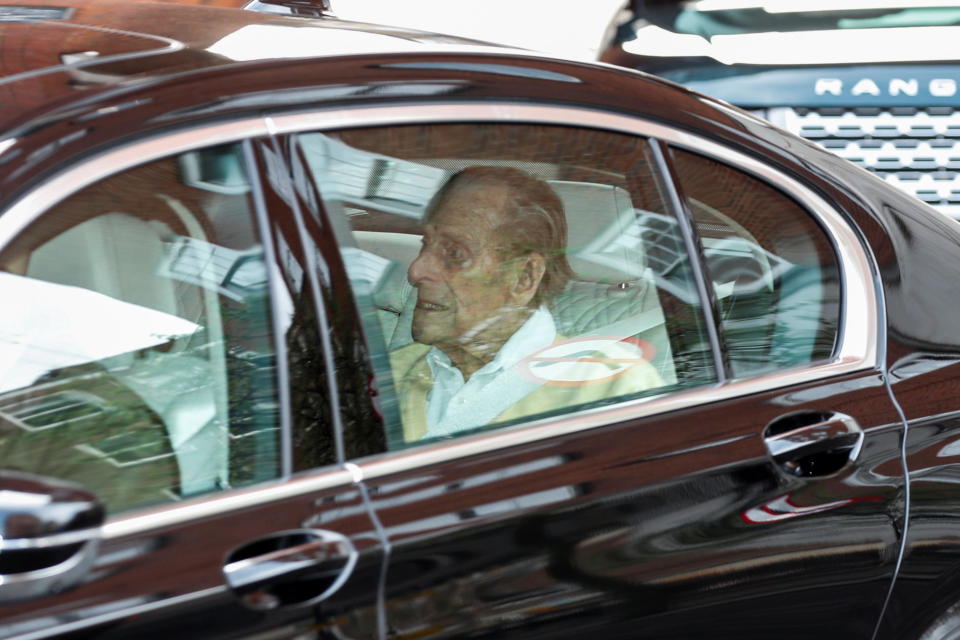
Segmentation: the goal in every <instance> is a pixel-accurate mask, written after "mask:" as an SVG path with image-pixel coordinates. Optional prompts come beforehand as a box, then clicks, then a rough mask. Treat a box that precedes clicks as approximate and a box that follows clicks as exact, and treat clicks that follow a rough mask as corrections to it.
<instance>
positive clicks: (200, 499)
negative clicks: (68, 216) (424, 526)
mask: <svg viewBox="0 0 960 640" xmlns="http://www.w3.org/2000/svg"><path fill="white" fill-rule="evenodd" d="M272 133H273V131H272V129H271V124H270V122H269V120H268V119H267V118H265V117H263V116H262V115H257V116H248V117H242V118H237V119H233V120H229V121H220V122H216V123H210V122H206V123H190V124H186V125H184V126H182V127H178V128H177V129H176V130H173V131H166V132H162V133H159V134H157V133H154V134H149V135H146V136H143V137H141V138H139V139H134V140H125V141H124V143H123V144H120V145H118V146H116V147H113V148H110V149H107V150H104V151H101V152H99V153H96V154H94V155H92V156H88V157H86V158H84V159H83V160H81V161H79V162H72V163H71V164H69V165H66V166H64V167H63V168H61V169H60V170H59V171H56V172H55V173H53V174H52V175H50V176H49V177H48V178H47V179H46V180H44V181H43V182H41V183H40V184H37V185H35V186H33V187H32V188H31V189H29V190H28V191H26V192H24V193H22V194H20V196H19V197H18V198H17V199H16V200H14V201H13V203H12V204H11V205H10V206H9V207H8V208H7V209H6V210H5V211H4V212H2V215H0V252H3V251H5V250H6V248H7V246H8V245H9V244H10V243H11V242H13V241H14V240H15V239H16V238H17V237H18V235H19V234H20V233H21V232H22V231H24V230H26V229H27V228H28V227H29V226H31V225H32V224H33V223H34V222H36V221H38V220H40V219H42V218H43V216H44V215H46V214H47V213H48V212H49V211H50V210H51V209H52V208H53V207H55V206H57V205H58V204H59V203H61V202H63V201H64V200H66V199H67V198H69V197H71V196H73V195H75V194H77V193H78V192H80V191H82V190H83V189H85V188H86V187H88V186H90V185H93V184H94V183H96V182H98V181H100V180H103V179H105V178H108V177H111V176H114V175H118V174H120V173H122V172H124V171H126V170H128V169H131V168H134V167H137V166H140V165H143V164H147V163H149V162H152V161H155V160H160V159H163V158H166V157H170V156H174V155H178V154H182V153H187V152H190V151H197V150H201V149H205V148H209V147H215V146H218V145H223V144H229V143H236V142H244V141H252V140H256V139H262V140H266V141H270V140H272V139H273V138H272ZM244 154H245V160H246V161H247V162H249V160H250V158H249V156H248V154H247V151H245V152H244ZM247 170H248V171H249V170H250V169H249V168H248V169H247ZM252 182H253V198H254V199H253V208H254V215H255V218H256V221H255V224H256V227H257V229H256V231H257V233H258V235H259V236H260V237H261V239H262V242H263V244H264V251H265V258H266V260H267V261H268V262H269V263H270V264H276V259H275V258H276V257H275V255H274V242H273V239H274V236H275V234H274V232H273V231H272V230H271V227H270V223H269V220H268V214H267V212H266V211H265V210H264V208H263V201H262V197H261V195H260V194H259V191H260V190H261V189H262V185H260V184H259V179H257V178H256V177H254V179H253V180H252ZM308 277H309V278H311V279H312V280H315V279H316V274H313V273H311V274H308ZM282 286H283V285H282V283H281V282H280V275H279V274H278V273H277V272H276V269H273V268H271V269H268V290H269V291H270V294H271V295H270V310H269V313H270V317H271V321H272V323H273V326H274V327H276V326H279V324H278V322H277V321H278V317H279V314H280V313H281V312H282V311H281V309H280V307H279V305H278V298H277V295H276V292H277V290H278V288H279V287H282ZM318 286H319V284H318ZM273 333H274V343H275V345H277V346H278V357H277V368H278V385H277V399H278V401H279V404H280V410H279V412H278V413H279V418H280V424H279V427H280V442H279V447H280V449H281V451H280V461H279V462H280V470H279V473H278V474H277V476H276V477H275V478H272V479H269V480H265V481H263V482H258V483H256V484H252V485H249V486H245V487H237V488H227V489H224V490H222V491H218V492H216V493H212V494H206V495H202V496H197V497H191V498H185V499H184V500H182V501H179V502H173V503H165V504H158V505H150V506H143V507H136V508H133V509H130V510H127V511H122V512H119V513H115V514H108V515H107V519H106V522H105V523H104V524H103V526H102V527H101V536H100V539H101V540H104V541H106V540H112V539H119V538H123V537H127V536H132V535H139V534H144V533H147V532H149V531H153V530H156V529H159V528H166V527H171V526H177V525H178V524H180V523H185V522H188V521H193V520H196V519H202V518H209V517H215V516H217V515H220V514H225V513H229V512H234V511H237V510H243V509H249V508H253V507H257V506H260V505H265V504H268V503H270V502H273V501H276V500H280V499H286V498H291V497H295V496H300V495H307V494H310V493H316V492H323V491H328V490H331V489H334V488H336V487H346V486H350V485H356V484H357V477H356V474H355V473H354V472H353V471H351V470H350V468H349V467H348V466H345V465H344V464H343V460H338V461H337V463H335V464H331V465H326V466H323V467H318V468H315V469H309V470H303V471H300V472H297V473H295V472H294V469H293V464H292V451H291V447H292V444H291V442H292V429H293V424H292V417H291V412H292V409H291V406H292V405H291V398H290V394H289V388H288V386H287V385H285V384H282V382H283V380H284V379H285V376H286V375H287V371H286V367H287V363H286V361H285V360H284V359H282V358H281V355H282V352H284V351H285V349H286V347H285V345H284V344H283V342H284V341H283V337H282V336H281V335H279V334H278V333H276V331H275V330H273ZM336 428H337V429H339V428H340V425H339V420H337V425H336Z"/></svg>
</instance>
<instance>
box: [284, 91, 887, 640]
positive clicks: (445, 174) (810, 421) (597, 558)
mask: <svg viewBox="0 0 960 640" xmlns="http://www.w3.org/2000/svg"><path fill="white" fill-rule="evenodd" d="M322 122H323V118H322V117H318V116H287V117H282V118H278V119H277V123H278V127H279V130H280V131H281V132H282V133H283V135H282V136H281V140H283V142H284V144H285V145H287V146H288V149H289V151H288V158H289V161H290V163H291V170H292V171H293V172H294V173H299V174H300V175H302V176H306V177H307V178H306V180H307V181H308V182H313V183H315V184H316V185H317V186H318V188H319V190H320V192H321V193H322V196H323V201H324V203H325V206H326V209H327V215H328V216H329V220H330V224H331V226H332V227H333V228H334V230H335V231H336V232H337V238H338V241H339V243H340V254H341V258H342V260H343V262H344V265H345V268H346V271H347V273H348V274H349V277H350V285H351V288H352V290H353V296H354V298H355V301H356V304H357V308H358V310H359V316H360V320H359V322H360V323H361V324H362V325H363V329H364V334H365V336H366V339H365V344H364V345H362V346H358V347H357V349H358V350H364V351H368V352H369V359H370V362H371V363H372V366H373V368H374V370H375V371H376V379H375V383H376V387H375V388H374V389H372V390H371V393H370V394H369V396H368V397H369V398H370V399H372V401H373V406H375V407H376V408H377V410H378V411H379V412H380V414H381V415H383V416H384V417H385V426H386V429H387V434H386V436H387V446H388V451H387V452H385V453H384V454H382V455H379V456H373V457H370V456H369V455H368V454H369V452H368V451H360V452H357V453H356V454H354V453H353V452H352V451H351V450H350V446H348V447H347V455H348V457H352V458H354V459H355V463H356V465H357V471H358V474H361V475H362V478H363V483H364V485H365V487H366V488H367V490H368V491H369V492H370V494H371V497H372V501H373V504H374V507H375V509H376V514H377V518H378V519H379V520H380V521H381V523H382V526H383V528H384V530H385V533H386V535H387V536H388V538H389V545H390V551H389V568H388V572H387V582H386V615H387V622H388V624H389V626H390V628H391V630H392V632H393V633H395V634H396V635H397V636H398V637H418V638H419V637H430V638H433V637H436V638H440V637H459V636H469V637H497V638H507V637H518V638H520V637H522V638H527V639H528V638H539V637H543V638H547V637H549V638H558V637H569V638H584V637H588V636H589V635H590V634H592V633H596V634H603V635H604V637H631V638H633V637H657V638H659V637H677V638H689V637H694V636H698V635H700V634H702V635H704V636H705V637H707V636H709V637H714V638H728V637H729V638H741V639H742V638H770V637H779V638H801V637H802V638H807V637H809V636H810V635H811V634H815V633H823V632H825V631H829V633H830V634H831V635H836V636H840V635H846V636H849V637H869V636H870V635H871V634H872V632H873V630H874V627H875V625H876V624H877V621H878V619H879V616H880V614H881V611H882V609H883V606H884V603H885V600H886V596H887V592H888V590H889V588H890V586H891V580H892V578H893V573H894V567H895V565H896V562H897V558H898V553H899V544H900V539H899V532H900V531H901V530H902V526H903V522H902V517H903V513H902V509H903V505H902V493H903V488H904V487H903V474H902V469H901V466H900V462H899V454H900V441H901V434H902V425H901V422H900V419H899V417H898V413H897V411H896V409H895V407H894V406H893V404H892V403H891V401H890V400H889V396H888V394H887V389H886V387H885V385H884V380H883V375H882V371H881V368H880V365H879V363H880V362H882V355H881V354H882V350H883V345H882V340H883V327H882V325H881V323H880V317H881V312H880V310H879V308H878V304H879V303H878V295H877V293H876V290H875V288H874V284H873V272H872V267H871V264H872V262H871V260H870V258H869V257H868V256H867V255H866V253H865V250H864V249H863V245H862V244H861V243H860V241H859V239H858V237H857V235H856V234H855V232H854V231H853V230H852V229H851V228H850V227H849V225H848V223H847V221H846V220H845V219H844V218H843V217H842V216H841V215H839V214H838V213H837V212H836V211H835V210H833V209H832V208H831V207H830V206H829V205H827V204H826V203H825V202H824V201H823V200H822V199H821V198H819V197H818V196H817V195H816V194H815V193H813V192H812V191H810V190H809V189H806V188H804V187H803V185H801V184H799V183H798V182H796V181H795V180H793V179H791V178H789V177H787V176H785V175H783V174H781V173H780V172H778V171H776V170H774V169H772V168H770V167H768V166H766V165H764V164H763V163H760V162H758V161H756V160H753V159H750V158H747V157H746V156H744V155H741V154H738V153H736V152H734V151H732V150H730V149H727V148H725V147H722V146H719V145H717V144H715V143H711V142H708V141H706V140H703V139H700V138H698V137H696V136H694V135H691V134H689V133H688V132H682V133H681V132H679V131H675V130H672V129H670V128H667V127H663V126H659V125H654V124H650V123H646V122H643V121H642V120H637V119H633V118H627V117H623V116H615V115H610V114H604V113H598V112H591V111H586V110H573V109H567V108H560V107H556V108H553V107H547V106H537V107H534V106H530V107H523V106H517V105H484V106H476V105H462V106H446V107H444V108H443V109H442V110H441V111H438V112H437V113H435V114H434V115H433V116H432V118H431V120H430V122H428V123H425V122H424V121H423V117H422V114H415V113H414V112H413V111H412V110H409V109H405V108H400V107H398V108H393V109H389V108H382V109H378V110H372V111H366V112H362V113H361V112H357V113H352V114H347V117H345V118H341V119H340V120H338V122H339V123H343V122H355V123H357V124H358V125H360V124H362V125H364V128H353V129H337V130H322V129H318V128H317V127H318V126H322ZM318 123H321V124H319V125H318ZM375 125H376V126H375ZM340 126H342V124H341V125H340ZM474 167H487V168H488V169H486V170H484V171H481V172H479V173H481V174H483V175H493V174H496V175H505V173H504V172H503V171H501V170H500V169H502V168H503V167H507V168H509V170H510V171H512V172H514V174H515V173H516V172H517V171H519V172H521V173H523V174H524V176H525V177H523V178H522V181H524V182H527V183H529V182H531V181H532V182H535V183H537V184H542V183H546V184H547V185H548V186H549V187H550V188H551V190H552V191H553V192H554V193H556V194H557V195H558V196H559V197H560V199H561V201H562V205H563V211H564V215H565V222H564V223H558V224H560V226H565V229H566V231H565V232H564V235H565V236H566V237H565V242H564V244H565V246H564V247H563V248H562V249H561V250H560V251H561V252H562V253H563V254H564V257H565V258H566V261H567V263H568V265H569V268H570V275H569V278H568V279H567V281H566V284H565V286H564V288H563V290H562V291H561V292H559V293H555V294H552V295H551V296H550V297H549V299H547V300H546V301H544V302H543V303H542V305H541V307H540V309H541V310H544V311H545V312H546V313H547V314H548V315H549V316H550V317H551V318H552V322H553V324H554V325H555V327H556V331H555V338H554V339H553V341H552V342H551V343H550V344H549V345H548V346H547V347H545V348H544V347H542V346H541V347H539V348H537V349H536V350H534V351H533V352H531V353H529V354H527V355H526V356H524V357H522V358H519V361H518V362H517V363H516V364H514V365H510V366H511V367H513V368H508V369H506V373H504V374H503V375H507V373H510V374H511V375H514V378H512V380H515V386H521V385H531V381H532V387H533V388H534V389H535V390H534V391H532V392H530V395H529V396H527V397H529V398H536V399H537V402H535V403H534V402H531V401H527V400H526V399H525V397H524V396H523V394H519V396H511V394H514V393H515V390H514V389H513V388H512V387H511V385H502V386H501V387H500V388H499V390H498V391H497V392H496V393H491V392H489V391H488V390H483V389H481V390H479V391H476V392H475V393H476V397H482V398H484V404H482V405H481V406H479V407H474V408H473V409H470V410H472V411H475V412H476V415H483V416H486V417H485V418H484V419H483V421H480V420H479V419H478V421H477V422H475V423H473V424H470V422H469V414H466V415H467V416H468V417H467V418H464V417H463V416H464V415H465V414H464V413H463V412H462V411H460V410H457V409H451V408H450V407H451V406H453V403H454V401H451V405H450V406H448V407H441V408H440V409H439V410H437V409H436V408H435V407H433V406H432V405H431V402H433V400H432V398H434V396H435V394H440V393H441V392H442V393H448V394H449V395H451V397H452V398H454V400H456V399H457V398H460V399H462V400H463V401H464V402H465V403H467V404H469V401H470V399H471V398H470V397H469V394H463V393H462V392H461V391H456V389H454V390H453V391H450V390H448V389H446V388H443V389H441V388H440V387H439V386H437V385H439V384H440V383H439V382H435V381H434V380H433V379H432V378H431V376H436V375H438V374H436V373H435V372H436V371H437V369H436V367H437V366H439V365H437V364H436V362H441V363H442V362H443V360H442V357H440V359H439V360H434V361H431V360H430V358H437V357H439V356H434V355H431V354H433V353H435V351H434V350H433V348H431V347H429V345H419V344H416V343H415V341H414V340H413V339H412V337H411V329H410V327H411V323H412V324H413V326H414V334H416V333H417V323H418V322H421V323H422V322H425V321H424V320H423V316H420V319H418V316H417V313H418V303H417V293H418V289H421V288H424V290H426V286H427V285H426V284H424V282H426V281H427V280H430V282H433V283H436V282H441V283H445V286H447V288H448V289H449V290H450V291H452V292H453V293H451V294H450V297H448V298H442V299H441V297H440V294H434V295H433V297H432V298H431V300H430V301H429V302H427V303H423V304H421V305H420V313H422V314H426V313H437V314H446V313H448V312H449V309H450V308H451V307H452V306H453V305H454V303H453V302H450V300H452V299H453V297H456V298H457V299H458V302H457V304H459V305H460V308H466V307H467V306H468V305H469V304H471V303H472V302H473V301H471V300H470V299H469V295H470V292H471V291H476V290H479V289H480V288H481V287H480V285H479V284H476V282H474V284H473V285H470V286H467V285H463V283H464V282H465V281H464V280H463V279H462V278H461V276H462V275H463V274H464V273H467V272H468V271H469V269H470V268H472V266H471V264H472V263H470V260H468V259H465V258H464V256H465V255H467V256H468V257H470V259H473V258H476V259H477V261H480V260H481V258H482V256H485V255H487V254H485V253H484V251H485V250H486V248H484V247H481V248H480V249H478V248H477V247H476V246H471V245H470V242H471V240H469V238H468V239H467V240H461V239H459V238H458V237H457V233H458V232H456V231H455V230H454V231H449V232H448V231H447V230H446V229H445V228H444V227H443V224H442V221H443V220H446V219H447V218H449V216H450V215H451V214H449V213H448V212H446V211H444V213H443V214H440V213H437V212H438V211H441V210H442V207H444V206H447V205H449V204H450V202H449V200H445V199H453V197H454V196H452V195H450V194H451V193H452V191H451V190H450V189H452V188H448V190H447V191H440V195H436V194H437V193H438V191H439V190H440V189H441V187H442V186H443V185H445V184H447V182H448V181H449V180H451V177H452V176H460V174H461V173H462V172H463V171H464V169H467V168H474ZM490 167H496V168H498V169H496V170H494V171H492V172H491V171H490V170H489V168H490ZM498 172H499V173H498ZM477 173H478V172H476V171H472V172H471V175H475V174H477ZM507 173H509V172H507ZM457 179H460V178H459V177H458V178H457ZM518 180H520V179H519V178H518ZM461 184H462V183H461ZM484 184H491V183H489V182H487V183H484ZM456 188H460V187H456ZM491 188H493V187H491ZM497 188H499V186H498V187H497ZM536 188H540V187H536ZM472 193H475V194H476V201H477V202H480V201H481V200H482V199H483V198H484V196H483V193H482V191H474V192H472ZM516 199H520V196H516ZM457 204H458V206H460V207H461V208H462V209H463V210H464V211H466V212H467V213H468V214H469V212H470V210H471V209H470V208H471V207H472V206H473V204H471V203H470V202H468V201H466V200H465V199H464V198H461V199H459V200H457ZM477 206H479V205H477ZM534 208H535V207H534ZM521 209H522V207H521ZM528 209H529V207H528ZM541 209H543V207H541ZM518 210H520V209H518ZM461 213H463V212H461ZM465 215H466V214H465ZM483 215H486V214H481V213H480V209H476V212H475V213H474V215H473V218H472V219H473V220H475V221H476V228H478V229H479V228H481V225H482V224H484V223H483ZM517 215H518V216H519V215H520V214H517ZM537 215H539V214H537ZM462 219H463V218H462V217H461V218H458V220H462ZM525 224H526V222H520V221H519V217H518V218H517V222H516V224H515V225H513V224H504V225H502V226H500V227H498V233H499V237H497V236H496V235H493V236H490V235H487V236H484V237H486V238H488V240H487V242H489V243H492V244H495V245H497V247H496V249H497V251H500V252H501V253H502V252H505V251H507V250H508V249H505V248H503V247H502V246H501V245H499V244H498V243H499V242H501V241H503V242H507V241H508V240H511V239H514V238H516V237H518V236H519V235H522V234H520V232H519V229H520V228H521V227H522V225H525ZM463 227H464V225H461V229H462V228H463ZM466 227H467V231H468V232H469V231H470V228H469V227H470V225H466ZM478 233H479V232H478ZM424 234H425V235H424ZM531 235H532V236H537V234H526V235H524V236H523V237H525V238H526V237H528V236H531ZM421 236H423V237H422V238H421ZM491 238H492V239H491ZM530 242H531V243H533V244H531V245H530V246H532V247H533V248H532V249H529V251H530V252H531V253H533V254H537V255H539V256H541V257H543V256H545V255H546V256H548V255H550V254H551V252H553V253H557V252H558V251H557V250H556V249H555V248H554V249H551V248H550V247H548V246H547V245H545V244H538V243H543V242H546V241H545V240H544V239H543V238H542V237H534V238H533V239H532V240H530ZM461 245H463V246H461ZM487 248H488V247H487ZM510 250H513V249H510ZM520 251H523V250H522V249H521V250H520ZM471 252H472V253H471ZM482 259H486V258H482ZM491 259H495V258H491ZM330 260H331V261H332V260H334V258H333V257H331V258H330ZM444 260H447V261H448V262H446V263H445V262H444ZM444 265H446V266H449V265H454V266H456V268H457V269H460V270H461V271H458V272H457V273H456V274H454V275H450V273H452V271H449V270H448V271H443V268H445V267H444ZM506 268H507V267H504V269H506ZM430 269H434V271H430ZM503 273H507V271H504V272H503ZM504 277H505V278H506V276H504ZM457 278H460V279H459V280H458V279H457ZM511 282H512V281H511ZM431 286H434V287H435V288H434V291H438V290H439V289H438V288H436V287H439V286H440V285H431ZM471 287H472V288H471ZM483 287H484V290H486V291H491V290H494V289H495V287H496V283H495V282H493V283H491V282H489V281H486V282H485V283H484V284H483ZM424 305H425V306H424ZM704 309H706V312H705V311H704ZM532 313H533V309H532V307H531V314H532ZM536 313H538V314H539V313H540V311H537V312H536ZM541 315H542V314H541ZM434 317H443V316H439V315H438V316H434ZM531 317H532V315H531ZM524 326H526V325H524ZM540 326H543V325H540ZM521 330H522V329H521ZM478 331H479V330H478ZM518 333H519V331H518ZM419 335H421V336H423V335H431V334H429V333H427V332H425V331H424V329H423V325H421V326H420V334H419ZM464 335H466V334H464ZM551 335H553V334H551ZM461 339H462V340H467V338H466V337H461ZM503 349H504V350H506V349H507V347H506V346H504V347H503ZM411 354H413V355H411ZM417 354H420V355H417ZM422 354H426V355H422ZM611 354H612V355H611ZM518 357H519V356H518ZM417 358H420V360H417ZM424 362H426V364H423V363H424ZM427 365H429V367H431V368H429V369H428V368H427ZM491 384H493V383H491ZM418 385H419V386H418ZM431 385H433V386H431ZM462 388H464V389H465V388H466V386H464V387H462ZM438 389H440V391H438ZM458 394H460V395H458ZM465 396H466V397H465ZM441 397H442V396H441ZM516 397H521V400H516ZM342 400H343V401H344V402H345V403H350V402H361V403H364V402H365V401H366V400H367V397H364V396H357V395H356V394H350V395H346V394H342ZM488 405H493V408H492V409H491V408H490V406H488ZM435 411H439V413H432V412H435ZM436 415H440V416H446V417H444V418H442V419H439V420H438V419H436ZM490 415H493V416H494V418H493V419H492V420H491V419H489V416H490ZM424 416H426V418H424ZM431 416H433V417H431ZM450 416H454V418H450ZM454 423H456V424H458V425H459V426H458V427H457V428H456V429H454V428H453V427H451V426H450V425H451V424H454ZM464 425H466V426H464ZM424 434H425V435H424Z"/></svg>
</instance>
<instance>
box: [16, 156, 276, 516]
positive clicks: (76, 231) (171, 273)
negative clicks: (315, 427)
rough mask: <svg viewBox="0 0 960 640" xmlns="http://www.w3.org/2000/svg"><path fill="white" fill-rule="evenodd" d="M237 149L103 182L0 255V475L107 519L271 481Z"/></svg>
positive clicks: (272, 442)
mask: <svg viewBox="0 0 960 640" xmlns="http://www.w3.org/2000/svg"><path fill="white" fill-rule="evenodd" d="M249 193H250V188H249V186H248V184H247V181H246V177H245V172H244V168H243V166H242V163H241V160H240V149H239V146H228V147H219V148H215V149H208V150H204V151H201V152H194V153H189V154H185V155H182V156H180V157H171V158H166V159H163V160H159V161H156V162H152V163H150V164H146V165H143V166H139V167H136V168H134V169H131V170H128V171H125V172H123V173H121V174H118V175H115V176H113V177H110V178H107V179H105V180H102V181H100V182H98V183H95V184H93V185H92V186H89V187H87V188H85V189H83V190H82V191H80V192H78V193H77V194H75V195H73V196H71V197H69V198H67V199H66V200H64V201H63V202H62V203H60V204H59V205H57V206H55V207H54V208H53V209H51V210H50V211H48V212H46V213H45V214H44V215H42V216H41V217H40V218H39V219H38V220H37V221H36V222H35V223H33V224H32V225H31V226H30V227H28V228H27V229H26V230H25V231H24V232H23V233H22V234H21V235H20V236H19V237H18V238H16V239H15V240H14V241H13V243H12V244H11V245H10V246H9V247H8V248H7V249H6V250H5V251H4V252H3V254H2V255H0V268H2V271H0V295H2V296H3V299H4V300H5V301H6V303H7V305H9V308H10V309H16V313H7V314H4V317H3V320H0V332H2V334H0V335H2V337H0V349H2V351H3V352H4V360H5V366H4V367H2V374H0V466H2V467H3V468H4V469H16V470H22V471H27V472H32V473H36V474H41V475H44V476H52V477H58V478H62V479H67V480H72V481H75V482H78V483H81V484H83V485H85V486H86V487H88V488H89V489H92V490H93V491H94V492H96V493H97V494H98V495H99V496H100V497H101V498H102V499H103V500H104V501H105V502H106V504H107V506H108V508H109V509H110V510H111V511H119V510H123V509H127V508H130V507H135V506H140V505H146V504H152V503H158V502H164V501H170V500H179V499H182V498H185V497H189V496H194V495H199V494H204V493H209V492H211V491H217V490H220V489H223V488H226V487H229V486H242V485H245V484H249V483H251V482H254V481H257V480H262V479H266V478H271V477H275V476H276V475H277V473H278V465H277V460H278V451H277V446H276V442H277V437H276V436H277V426H278V420H277V415H276V407H277V399H276V388H275V382H274V377H275V368H274V350H273V346H272V344H273V343H272V340H271V327H270V321H269V317H270V316H269V312H268V309H269V299H268V293H267V271H266V268H265V262H264V257H263V251H262V246H261V241H260V239H259V238H258V235H257V233H256V232H255V229H256V224H255V222H254V218H253V213H252V211H253V210H252V206H251V199H250V195H249Z"/></svg>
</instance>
